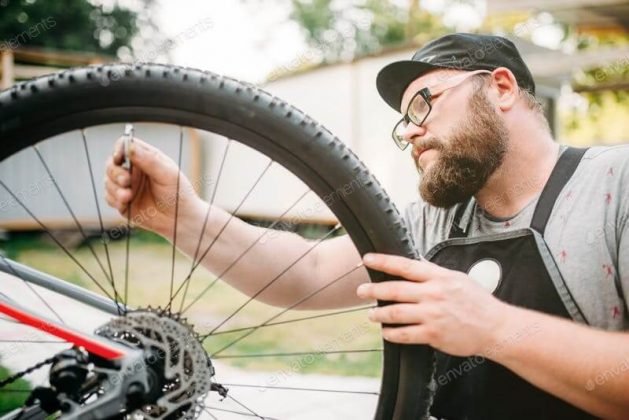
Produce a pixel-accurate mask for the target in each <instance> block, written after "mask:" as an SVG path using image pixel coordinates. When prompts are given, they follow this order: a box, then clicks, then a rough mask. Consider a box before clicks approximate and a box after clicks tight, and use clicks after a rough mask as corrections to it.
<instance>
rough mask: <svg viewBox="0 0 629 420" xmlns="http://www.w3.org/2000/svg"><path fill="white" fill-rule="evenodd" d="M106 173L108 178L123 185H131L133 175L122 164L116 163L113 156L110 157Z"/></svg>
mask: <svg viewBox="0 0 629 420" xmlns="http://www.w3.org/2000/svg"><path fill="white" fill-rule="evenodd" d="M106 173H107V178H108V179H110V180H111V181H112V182H114V183H116V184H118V185H120V186H121V187H128V186H130V185H131V175H130V174H129V171H127V170H126V169H124V168H123V167H121V166H116V165H114V163H113V159H112V158H110V159H109V163H108V164H107V170H106Z"/></svg>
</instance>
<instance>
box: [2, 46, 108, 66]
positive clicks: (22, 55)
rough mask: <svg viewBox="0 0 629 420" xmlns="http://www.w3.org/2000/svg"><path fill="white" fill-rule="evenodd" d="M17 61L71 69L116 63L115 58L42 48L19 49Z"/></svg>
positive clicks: (16, 53) (16, 51)
mask: <svg viewBox="0 0 629 420" xmlns="http://www.w3.org/2000/svg"><path fill="white" fill-rule="evenodd" d="M15 60H16V61H18V62H22V63H32V64H48V65H57V66H62V67H71V66H84V65H88V64H100V63H105V62H108V61H115V57H108V56H105V55H100V54H95V53H85V52H68V51H58V50H48V49H40V48H18V49H16V50H15Z"/></svg>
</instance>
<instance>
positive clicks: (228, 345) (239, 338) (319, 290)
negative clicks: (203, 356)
mask: <svg viewBox="0 0 629 420" xmlns="http://www.w3.org/2000/svg"><path fill="white" fill-rule="evenodd" d="M361 267H364V265H363V263H362V262H361V263H359V264H356V266H355V267H354V268H352V269H351V270H349V271H348V272H347V273H345V274H342V275H340V276H339V277H337V278H335V279H334V280H332V281H330V282H329V283H327V284H325V285H324V286H322V287H320V288H319V289H317V290H315V291H314V292H312V293H310V294H309V295H307V296H306V297H304V298H302V299H300V300H298V301H297V302H295V303H293V304H292V305H291V306H289V307H288V308H285V309H283V310H281V311H280V312H278V313H277V314H275V315H273V316H272V317H271V318H269V319H267V320H266V321H265V322H263V323H262V324H260V325H258V326H257V327H254V328H253V329H252V330H250V331H248V332H246V333H245V334H243V335H241V336H240V337H238V338H237V339H235V340H233V341H231V342H230V343H228V344H227V345H225V346H223V347H221V348H220V349H219V350H218V351H216V352H214V353H213V354H212V356H211V357H214V356H216V355H217V354H219V353H221V352H222V351H224V350H227V349H228V348H230V347H231V346H233V345H235V344H236V343H238V342H239V341H240V340H243V339H245V338H247V337H249V336H250V335H251V334H253V333H254V332H256V331H258V330H259V329H260V328H262V327H264V326H265V325H268V324H269V323H270V322H271V321H274V320H276V319H277V318H279V317H280V316H282V315H283V314H285V313H286V312H288V311H290V310H291V309H293V308H295V307H297V306H299V305H301V304H302V303H304V302H305V301H307V300H308V299H310V298H312V297H313V296H315V295H317V294H318V293H320V292H322V291H323V290H325V289H327V288H328V287H330V286H332V285H333V284H335V283H336V282H338V281H340V280H341V279H343V278H345V277H347V276H348V275H349V274H351V273H353V272H354V271H356V270H358V269H359V268H361Z"/></svg>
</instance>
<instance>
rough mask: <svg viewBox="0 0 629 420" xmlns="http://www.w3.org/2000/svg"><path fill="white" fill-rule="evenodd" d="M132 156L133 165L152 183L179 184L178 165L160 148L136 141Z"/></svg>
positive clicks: (133, 145) (132, 145) (132, 148)
mask: <svg viewBox="0 0 629 420" xmlns="http://www.w3.org/2000/svg"><path fill="white" fill-rule="evenodd" d="M130 154H131V155H130V158H131V163H133V165H134V166H135V167H136V168H138V169H140V171H141V172H143V173H145V174H146V175H147V176H148V177H149V178H151V180H152V181H154V182H157V183H158V184H164V185H168V184H173V183H176V182H177V174H178V172H179V168H178V167H177V164H176V163H175V162H174V161H173V160H172V159H171V158H169V157H168V156H167V155H166V154H164V153H163V152H162V151H161V150H159V149H158V148H156V147H153V146H151V145H150V144H148V143H146V142H144V141H142V140H140V139H137V141H136V139H134V141H133V143H132V144H131V152H130Z"/></svg>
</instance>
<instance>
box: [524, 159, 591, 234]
mask: <svg viewBox="0 0 629 420" xmlns="http://www.w3.org/2000/svg"><path fill="white" fill-rule="evenodd" d="M586 151H587V148H576V147H568V148H567V149H566V150H565V151H564V152H563V153H562V154H561V156H560V157H559V160H558V161H557V163H556V164H555V167H554V168H553V171H552V173H551V174H550V178H549V179H548V182H546V185H545V186H544V189H543V190H542V195H541V196H540V198H539V201H538V202H537V207H535V213H533V220H532V221H531V228H533V229H535V230H536V231H538V232H539V233H540V234H541V235H542V236H544V231H545V230H546V223H548V219H549V218H550V213H551V212H552V211H553V206H554V205H555V201H557V197H559V193H560V192H561V190H562V189H563V187H564V186H565V185H566V184H567V183H568V180H570V177H572V175H573V174H574V171H575V170H576V169H577V166H579V163H580V162H581V158H582V157H583V155H584V154H585V152H586Z"/></svg>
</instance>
